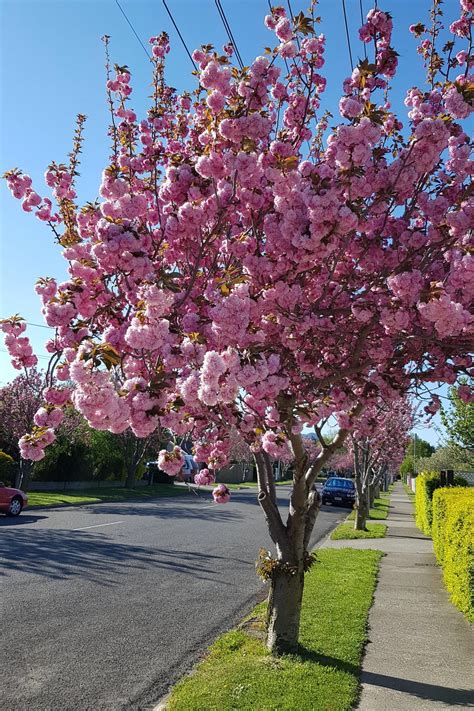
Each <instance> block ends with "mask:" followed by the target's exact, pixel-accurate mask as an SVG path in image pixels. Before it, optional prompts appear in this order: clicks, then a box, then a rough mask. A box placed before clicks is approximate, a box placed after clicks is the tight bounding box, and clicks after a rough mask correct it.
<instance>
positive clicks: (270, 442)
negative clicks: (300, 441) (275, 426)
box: [262, 432, 293, 461]
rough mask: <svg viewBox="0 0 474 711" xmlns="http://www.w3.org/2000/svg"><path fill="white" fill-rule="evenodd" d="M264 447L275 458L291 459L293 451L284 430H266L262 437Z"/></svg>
mask: <svg viewBox="0 0 474 711" xmlns="http://www.w3.org/2000/svg"><path fill="white" fill-rule="evenodd" d="M262 447H263V449H264V450H265V452H267V454H269V455H270V456H271V457H273V458H274V459H282V460H283V461H290V460H291V459H292V454H293V453H292V451H291V447H290V443H289V441H288V438H287V437H286V436H285V435H284V434H283V432H265V434H264V435H263V437H262Z"/></svg>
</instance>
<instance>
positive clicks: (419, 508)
mask: <svg viewBox="0 0 474 711" xmlns="http://www.w3.org/2000/svg"><path fill="white" fill-rule="evenodd" d="M466 484H467V481H466V480H465V479H463V478H462V477H460V476H456V477H454V486H455V487H461V486H466ZM440 486H441V478H440V475H439V472H423V473H422V474H418V476H417V477H416V489H415V521H416V525H417V526H418V528H419V529H420V531H423V533H424V534H425V535H427V536H431V524H432V521H433V506H432V499H433V494H434V492H435V491H436V489H439V488H440Z"/></svg>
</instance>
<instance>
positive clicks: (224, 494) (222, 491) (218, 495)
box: [212, 484, 230, 504]
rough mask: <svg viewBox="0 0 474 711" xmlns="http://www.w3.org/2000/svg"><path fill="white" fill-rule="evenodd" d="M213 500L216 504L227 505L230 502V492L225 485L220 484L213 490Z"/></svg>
mask: <svg viewBox="0 0 474 711" xmlns="http://www.w3.org/2000/svg"><path fill="white" fill-rule="evenodd" d="M212 498H213V499H214V501H215V502H216V504H227V503H228V502H229V501H230V491H229V489H228V488H227V487H226V485H225V484H218V485H217V486H216V488H215V489H213V490H212Z"/></svg>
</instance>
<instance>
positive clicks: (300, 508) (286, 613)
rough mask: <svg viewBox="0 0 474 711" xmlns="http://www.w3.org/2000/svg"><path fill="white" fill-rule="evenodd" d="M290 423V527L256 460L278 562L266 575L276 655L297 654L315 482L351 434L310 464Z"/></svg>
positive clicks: (262, 458) (316, 502) (264, 459)
mask: <svg viewBox="0 0 474 711" xmlns="http://www.w3.org/2000/svg"><path fill="white" fill-rule="evenodd" d="M289 407H291V403H290V405H289ZM288 423H289V426H288V436H289V438H290V441H291V445H292V448H293V452H294V456H295V466H294V475H293V489H292V493H291V497H290V504H289V513H288V519H287V522H286V524H285V523H284V522H283V520H282V517H281V514H280V511H279V509H278V505H277V498H276V489H275V482H274V478H273V467H272V464H271V461H270V457H269V456H268V454H266V453H265V452H263V451H260V452H258V453H256V454H255V455H254V456H255V464H256V468H257V479H258V490H259V493H258V501H259V504H260V506H261V507H262V509H263V512H264V515H265V518H266V521H267V525H268V530H269V533H270V536H271V538H272V540H273V542H274V543H275V547H276V558H275V559H274V560H273V566H272V570H271V573H270V574H269V575H268V577H269V579H270V591H269V596H268V613H267V647H268V649H269V650H270V651H271V652H272V653H273V654H284V653H287V652H291V651H295V650H296V649H297V647H298V637H299V628H300V617H301V604H302V599H303V589H304V573H305V569H306V567H307V563H308V562H309V547H310V539H311V533H312V531H313V528H314V524H315V522H316V518H317V515H318V511H319V507H320V504H321V497H320V495H319V494H318V492H317V491H316V490H315V488H314V485H315V480H316V476H317V474H318V472H319V471H320V470H321V469H322V467H323V466H324V465H325V463H326V462H327V460H328V459H329V458H330V457H331V455H332V454H333V452H334V451H335V450H336V449H337V448H338V447H340V446H341V444H342V443H343V441H344V439H345V438H346V436H347V434H348V432H347V430H340V431H339V433H338V435H337V437H336V438H335V439H334V441H333V442H332V443H331V444H326V443H324V445H322V450H321V452H320V453H319V454H318V456H317V457H316V458H315V460H314V461H313V462H312V463H311V462H310V461H309V457H308V454H307V452H306V450H305V448H304V444H303V440H302V437H301V435H295V434H293V433H292V432H291V424H292V422H291V419H289V420H288Z"/></svg>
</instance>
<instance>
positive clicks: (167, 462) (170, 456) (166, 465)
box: [158, 447, 184, 476]
mask: <svg viewBox="0 0 474 711" xmlns="http://www.w3.org/2000/svg"><path fill="white" fill-rule="evenodd" d="M183 465H184V455H183V451H182V449H181V447H173V449H172V450H171V452H168V451H167V450H166V449H161V450H160V452H159V454H158V466H159V467H160V469H162V470H163V471H164V472H166V474H168V476H176V474H179V472H180V471H181V469H182V468H183Z"/></svg>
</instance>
